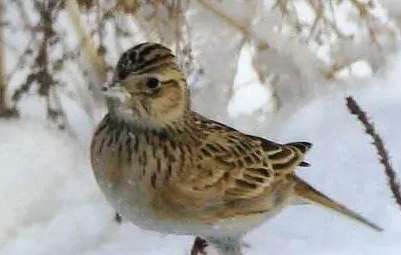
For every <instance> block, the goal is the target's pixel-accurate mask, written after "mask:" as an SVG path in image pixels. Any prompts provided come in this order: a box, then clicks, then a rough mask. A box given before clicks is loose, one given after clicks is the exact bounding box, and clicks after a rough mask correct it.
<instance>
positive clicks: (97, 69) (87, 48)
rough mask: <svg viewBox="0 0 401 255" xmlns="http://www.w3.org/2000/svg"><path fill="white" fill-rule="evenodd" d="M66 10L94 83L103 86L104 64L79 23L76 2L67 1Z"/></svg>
mask: <svg viewBox="0 0 401 255" xmlns="http://www.w3.org/2000/svg"><path fill="white" fill-rule="evenodd" d="M66 8H67V12H68V14H69V16H70V19H71V21H72V23H73V26H74V29H75V31H76V33H77V35H78V37H79V38H80V40H81V47H82V48H83V49H84V53H85V55H86V56H85V57H86V60H87V61H88V63H89V64H90V65H91V68H92V71H93V72H94V78H95V79H96V81H95V82H94V83H95V84H103V83H104V82H105V81H106V78H107V68H106V63H105V60H104V59H103V58H101V57H100V56H99V55H98V53H97V50H96V47H95V44H94V42H93V41H92V39H91V38H90V37H89V36H88V33H87V32H86V31H85V29H84V26H83V25H82V23H81V19H80V12H79V6H78V3H77V2H76V0H67V1H66Z"/></svg>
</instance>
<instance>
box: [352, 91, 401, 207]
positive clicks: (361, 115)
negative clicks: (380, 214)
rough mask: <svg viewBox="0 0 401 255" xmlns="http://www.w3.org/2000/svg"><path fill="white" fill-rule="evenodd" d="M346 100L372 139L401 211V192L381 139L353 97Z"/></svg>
mask: <svg viewBox="0 0 401 255" xmlns="http://www.w3.org/2000/svg"><path fill="white" fill-rule="evenodd" d="M346 100H347V107H348V109H349V111H350V113H351V114H354V115H356V116H357V117H358V119H359V121H360V122H361V123H362V124H363V126H364V127H365V132H366V133H367V134H368V135H369V136H371V137H372V139H373V145H374V146H375V147H376V150H377V154H378V155H379V159H380V162H381V163H382V164H383V166H384V172H385V174H386V176H387V180H388V184H389V186H390V190H391V192H392V193H393V196H394V199H395V202H396V203H397V204H398V206H399V207H400V209H401V191H400V185H399V183H398V181H397V174H396V173H395V171H394V169H393V167H392V166H391V163H390V158H389V155H388V152H387V150H386V148H385V146H384V143H383V139H382V138H381V137H380V136H379V134H378V133H377V132H376V130H375V128H374V125H373V124H372V123H371V122H369V120H368V117H367V116H366V113H365V112H364V111H362V109H361V108H360V107H359V105H358V103H357V102H356V101H355V100H354V98H353V97H351V96H349V97H347V98H346Z"/></svg>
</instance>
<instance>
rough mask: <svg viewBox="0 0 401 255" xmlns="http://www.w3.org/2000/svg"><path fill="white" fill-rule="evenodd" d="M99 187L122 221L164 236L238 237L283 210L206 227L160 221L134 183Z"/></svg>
mask: <svg viewBox="0 0 401 255" xmlns="http://www.w3.org/2000/svg"><path fill="white" fill-rule="evenodd" d="M98 183H99V186H100V188H101V190H102V191H103V193H104V195H105V196H106V198H107V200H108V201H109V202H110V204H111V205H112V207H113V208H114V209H115V210H116V211H117V212H118V213H119V214H121V215H122V217H123V218H124V219H126V220H129V221H130V222H132V223H133V224H134V225H136V226H138V227H140V228H142V229H145V230H151V231H156V232H159V233H166V234H177V235H196V236H203V237H208V236H213V237H218V236H240V235H243V234H245V233H247V232H249V231H250V230H252V229H254V228H256V227H258V226H260V225H261V224H262V223H263V222H264V221H266V220H268V219H270V218H272V217H273V216H275V215H276V214H278V213H279V212H280V211H281V210H282V209H283V207H284V204H283V205H282V206H280V207H276V208H275V209H273V210H271V211H269V212H265V213H258V214H250V215H246V216H240V217H229V218H224V219H222V220H218V221H216V222H213V223H207V224H206V223H200V222H194V221H192V220H190V219H184V218H183V219H179V218H178V219H177V218H174V219H172V218H165V217H160V215H159V213H158V212H156V211H155V210H154V209H153V207H152V206H151V201H152V198H151V197H149V196H148V195H147V194H146V192H145V191H144V189H143V188H141V185H140V184H138V183H136V182H133V181H128V180H127V181H125V180H123V181H122V182H121V183H120V184H119V185H120V187H118V188H116V187H115V186H113V184H110V183H108V182H107V181H106V182H104V181H100V180H98Z"/></svg>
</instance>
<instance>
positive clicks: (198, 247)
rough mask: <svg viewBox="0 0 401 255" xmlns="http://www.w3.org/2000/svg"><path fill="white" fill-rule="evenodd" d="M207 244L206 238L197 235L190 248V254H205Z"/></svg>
mask: <svg viewBox="0 0 401 255" xmlns="http://www.w3.org/2000/svg"><path fill="white" fill-rule="evenodd" d="M207 246H208V245H207V242H206V240H204V239H202V238H200V237H198V236H197V237H196V238H195V241H194V244H193V246H192V249H191V255H207V253H206V251H205V248H206V247H207Z"/></svg>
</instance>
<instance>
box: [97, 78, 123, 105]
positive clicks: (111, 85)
mask: <svg viewBox="0 0 401 255" xmlns="http://www.w3.org/2000/svg"><path fill="white" fill-rule="evenodd" d="M101 91H102V93H103V94H104V95H105V96H106V97H108V98H112V99H118V100H120V101H124V100H125V98H126V97H127V91H126V90H125V88H124V87H123V86H121V83H120V82H119V81H115V80H113V81H111V82H106V83H105V84H104V85H103V86H102V88H101Z"/></svg>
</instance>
